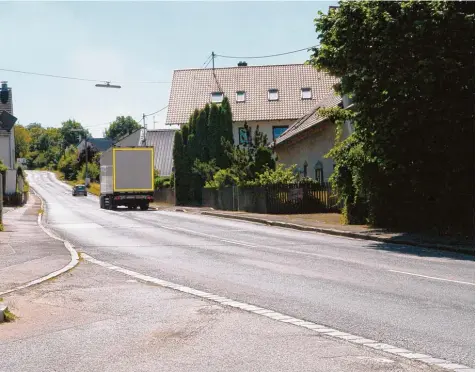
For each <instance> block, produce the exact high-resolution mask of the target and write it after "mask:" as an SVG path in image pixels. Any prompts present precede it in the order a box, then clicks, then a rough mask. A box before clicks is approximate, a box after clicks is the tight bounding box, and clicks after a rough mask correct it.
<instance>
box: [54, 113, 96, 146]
mask: <svg viewBox="0 0 476 372" xmlns="http://www.w3.org/2000/svg"><path fill="white" fill-rule="evenodd" d="M72 129H75V130H78V129H79V130H80V131H72ZM60 133H61V136H62V137H63V146H64V148H66V147H68V146H70V145H74V146H77V145H78V144H79V142H80V138H84V137H86V136H88V137H89V136H91V133H89V131H88V130H87V129H85V128H83V126H82V125H81V123H78V122H77V121H75V120H72V119H69V120H66V121H64V122H62V123H61V128H60Z"/></svg>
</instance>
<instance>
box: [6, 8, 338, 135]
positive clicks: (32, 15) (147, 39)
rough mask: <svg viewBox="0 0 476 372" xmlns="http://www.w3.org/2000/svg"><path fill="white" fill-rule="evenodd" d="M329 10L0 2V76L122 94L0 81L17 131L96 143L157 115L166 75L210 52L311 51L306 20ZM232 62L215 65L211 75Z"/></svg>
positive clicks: (165, 94) (276, 60) (152, 123)
mask: <svg viewBox="0 0 476 372" xmlns="http://www.w3.org/2000/svg"><path fill="white" fill-rule="evenodd" d="M330 5H336V2H324V1H323V2H320V1H312V2H298V1H288V2H277V1H264V2H255V1H241V2H232V1H223V2H201V1H192V2H180V1H170V2H149V1H147V2H136V1H129V2H18V1H17V2H2V3H0V14H2V17H1V23H2V27H1V29H2V31H3V34H2V39H1V41H0V47H1V49H0V50H1V54H0V56H1V58H0V69H9V70H18V71H27V72H37V73H43V74H53V75H62V76H69V77H78V78H85V79H93V80H97V82H101V81H111V82H113V81H118V82H119V84H120V85H121V87H122V88H121V89H109V88H96V87H95V84H96V82H87V81H76V80H68V79H55V78H51V77H43V76H35V75H28V74H20V73H13V72H7V71H2V70H0V80H2V81H8V85H9V86H10V87H11V88H12V96H13V114H14V115H15V116H16V117H17V118H18V123H20V124H23V125H27V124H29V123H32V122H39V123H41V124H42V125H43V126H44V127H59V126H61V122H63V121H65V120H68V119H75V120H77V121H79V122H80V123H81V124H82V125H83V126H84V127H86V128H88V129H89V131H90V132H91V133H92V135H93V136H94V137H102V135H103V132H104V129H105V128H106V127H107V126H108V125H109V123H111V122H112V121H113V120H114V119H115V118H116V116H120V115H125V116H127V115H130V116H132V117H133V118H134V119H136V120H137V119H140V118H141V117H142V114H143V113H145V114H149V113H152V112H154V111H157V110H159V109H161V108H163V107H165V106H166V105H167V103H168V98H169V92H170V86H171V85H170V82H171V81H172V74H173V71H174V70H176V69H186V68H201V67H202V66H203V65H204V62H205V61H206V60H207V58H208V56H209V55H210V54H211V52H212V51H214V52H215V53H216V54H222V55H229V56H262V55H269V54H277V53H283V52H288V51H293V50H297V49H302V48H307V47H309V46H312V45H316V44H317V34H316V31H315V27H314V18H315V17H316V16H317V12H318V11H319V10H321V11H323V12H327V9H328V7H329V6H330ZM308 57H309V52H307V51H303V52H298V53H294V54H289V55H285V56H280V57H273V58H267V59H248V60H246V59H245V60H246V61H247V62H248V65H268V64H287V63H303V62H305V61H306V60H307V59H308ZM240 60H241V59H225V58H220V57H217V58H216V60H215V66H216V67H230V66H236V64H237V63H238V62H239V61H240ZM210 66H211V65H210ZM141 82H164V83H163V84H162V83H160V84H158V83H141ZM166 113H167V109H165V110H163V111H162V112H160V113H158V114H156V115H155V117H152V116H150V117H148V118H147V119H146V125H147V127H148V128H149V129H152V128H154V127H155V128H165V127H166V126H165V124H164V123H165V118H166Z"/></svg>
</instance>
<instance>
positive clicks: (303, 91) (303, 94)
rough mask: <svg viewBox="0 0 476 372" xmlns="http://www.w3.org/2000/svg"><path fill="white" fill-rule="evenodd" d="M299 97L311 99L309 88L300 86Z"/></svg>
mask: <svg viewBox="0 0 476 372" xmlns="http://www.w3.org/2000/svg"><path fill="white" fill-rule="evenodd" d="M301 99H312V90H311V88H301Z"/></svg>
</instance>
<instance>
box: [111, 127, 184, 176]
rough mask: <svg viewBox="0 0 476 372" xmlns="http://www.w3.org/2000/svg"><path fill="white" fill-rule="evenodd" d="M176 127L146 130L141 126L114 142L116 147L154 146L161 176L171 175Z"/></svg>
mask: <svg viewBox="0 0 476 372" xmlns="http://www.w3.org/2000/svg"><path fill="white" fill-rule="evenodd" d="M175 132H176V130H175V129H153V130H145V129H143V128H140V129H138V130H136V131H135V132H132V133H131V134H129V135H128V136H125V137H123V138H121V139H120V140H119V141H117V142H116V143H115V144H114V147H142V146H153V147H154V154H155V158H154V168H155V169H157V170H158V171H159V172H160V175H161V176H170V175H171V174H172V168H173V156H172V153H173V147H174V136H175Z"/></svg>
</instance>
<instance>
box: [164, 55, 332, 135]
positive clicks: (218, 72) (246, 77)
mask: <svg viewBox="0 0 476 372" xmlns="http://www.w3.org/2000/svg"><path fill="white" fill-rule="evenodd" d="M336 82H337V79H336V78H335V77H332V76H330V75H329V74H327V73H325V72H322V71H318V70H316V69H315V68H314V67H312V66H310V65H304V64H291V65H275V66H239V67H228V68H215V69H210V68H208V69H189V70H176V71H174V74H173V79H172V88H171V92H170V98H169V105H168V112H167V119H166V124H167V125H180V126H182V125H184V124H186V123H187V122H188V120H189V117H190V115H191V114H192V113H193V111H194V110H195V109H201V108H203V107H204V106H205V104H207V103H213V102H214V103H217V104H220V103H221V102H222V100H223V97H224V96H227V97H228V99H229V101H230V105H231V108H232V112H233V122H234V123H233V137H234V141H235V144H241V143H243V142H244V141H246V140H247V138H246V136H245V131H244V127H243V124H244V122H245V121H246V122H247V123H248V125H249V126H250V127H251V128H252V130H253V131H254V129H255V128H256V126H257V125H259V128H260V130H261V131H262V132H264V133H265V134H266V135H267V137H268V141H269V142H272V141H274V140H275V139H277V138H278V137H279V136H280V135H281V134H282V133H283V132H285V131H286V130H287V129H288V128H289V127H290V126H291V125H292V124H293V123H294V122H296V120H299V119H300V118H301V117H303V116H304V115H305V114H306V113H308V112H309V110H311V109H312V108H313V107H315V105H316V104H317V103H318V102H319V101H320V100H321V99H322V98H323V97H324V96H325V95H326V94H328V93H329V92H330V91H331V90H332V87H333V85H334V84H335V83H336Z"/></svg>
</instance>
